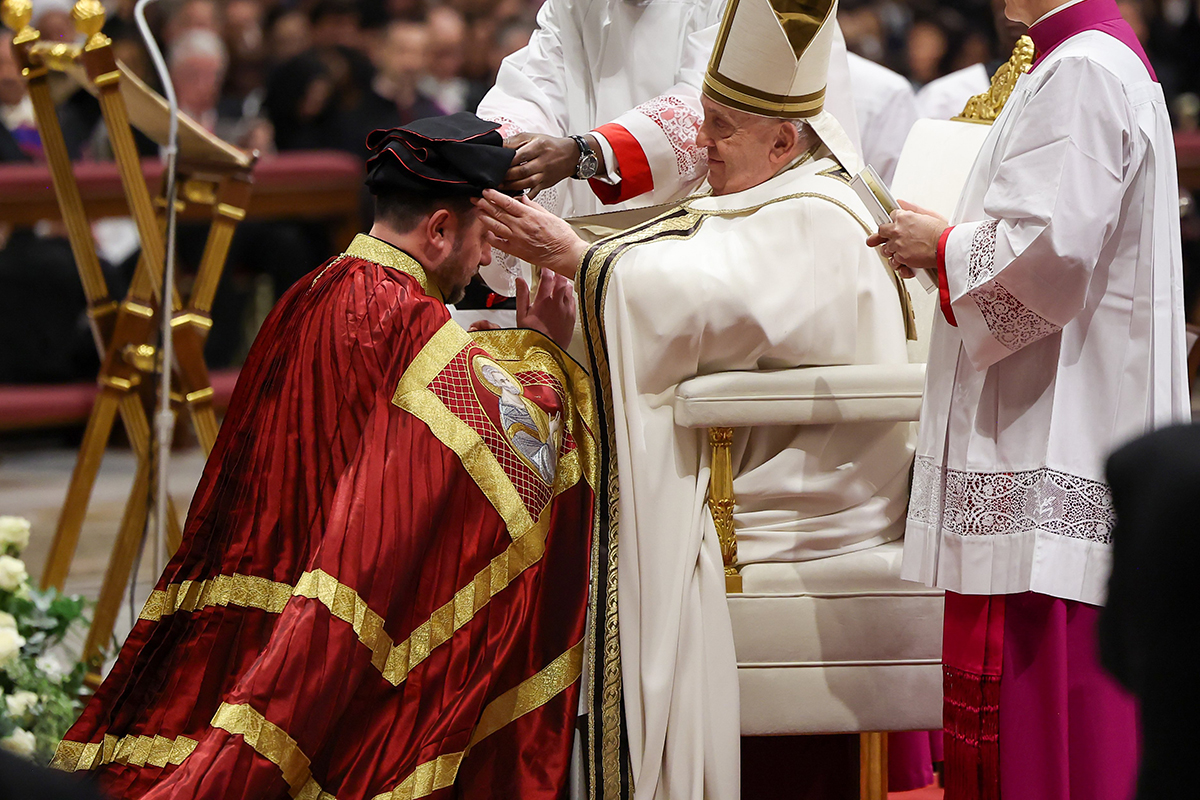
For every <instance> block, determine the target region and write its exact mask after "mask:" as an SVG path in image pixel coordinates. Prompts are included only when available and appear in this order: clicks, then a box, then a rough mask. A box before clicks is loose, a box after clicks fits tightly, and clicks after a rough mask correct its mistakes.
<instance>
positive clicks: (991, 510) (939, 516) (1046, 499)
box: [908, 456, 1116, 545]
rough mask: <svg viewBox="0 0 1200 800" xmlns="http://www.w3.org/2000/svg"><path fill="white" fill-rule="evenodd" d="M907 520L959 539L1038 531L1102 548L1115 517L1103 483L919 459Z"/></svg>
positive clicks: (1062, 474) (1043, 471)
mask: <svg viewBox="0 0 1200 800" xmlns="http://www.w3.org/2000/svg"><path fill="white" fill-rule="evenodd" d="M908 519H909V520H910V521H913V522H920V523H924V524H925V525H927V526H929V527H930V528H931V529H934V530H940V531H941V532H945V533H953V534H956V535H958V536H1005V535H1012V534H1022V533H1030V532H1032V531H1043V532H1046V533H1052V534H1055V535H1057V536H1066V537H1068V538H1072V539H1082V540H1085V541H1089V542H1096V543H1099V544H1105V545H1107V544H1110V543H1111V540H1112V528H1113V523H1114V521H1115V519H1116V517H1115V516H1114V514H1113V508H1112V497H1111V496H1110V494H1109V491H1108V486H1107V485H1106V484H1105V483H1104V482H1102V481H1094V480H1089V479H1087V478H1081V477H1079V476H1078V475H1072V474H1071V473H1069V472H1062V471H1060V470H1054V469H1049V468H1048V467H1041V468H1039V469H1031V470H1023V471H1020V472H971V471H966V470H957V469H946V468H945V467H942V466H939V465H937V464H935V463H934V461H933V459H932V458H930V457H928V456H918V457H917V459H916V461H915V462H914V464H913V486H912V494H911V496H910V498H909V504H908Z"/></svg>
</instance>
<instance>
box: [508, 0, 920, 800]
mask: <svg viewBox="0 0 1200 800" xmlns="http://www.w3.org/2000/svg"><path fill="white" fill-rule="evenodd" d="M781 6H783V7H784V8H785V9H786V4H784V3H781ZM776 13H777V9H775V8H774V7H773V5H772V3H771V2H770V0H741V2H740V3H739V4H738V5H737V6H736V12H731V13H730V14H729V15H727V17H726V19H725V21H724V23H723V26H722V28H721V34H720V42H719V44H718V49H717V51H716V53H715V54H714V56H713V59H712V62H711V63H710V65H709V69H708V72H707V75H706V79H705V85H704V98H703V99H702V101H701V102H702V103H703V105H704V109H705V121H704V124H703V126H702V127H701V128H700V133H699V135H698V138H697V142H698V144H699V145H701V146H703V147H705V149H706V150H707V151H708V153H709V155H710V161H711V165H710V174H709V181H710V183H711V192H709V191H706V192H702V193H700V194H699V195H697V196H694V197H692V198H689V199H687V200H685V201H684V202H683V203H681V204H679V205H677V206H676V207H674V208H673V209H672V210H670V211H668V212H667V213H665V214H662V215H661V216H658V217H656V218H654V219H652V220H651V221H649V222H646V223H644V224H641V225H638V226H635V227H633V228H631V229H629V230H627V231H626V232H624V233H621V234H617V235H615V236H612V237H609V238H607V239H602V240H600V241H599V242H597V243H595V244H594V245H591V246H590V247H588V246H587V245H585V244H584V243H583V242H582V241H580V240H578V239H577V237H575V236H574V234H573V233H571V232H570V230H569V228H568V229H566V230H565V232H564V233H556V232H555V226H556V224H557V225H559V226H562V225H564V224H563V223H562V222H561V221H560V220H556V219H554V218H553V217H551V216H550V215H549V214H547V213H546V212H545V211H543V210H541V209H539V208H537V207H536V206H535V205H534V204H532V203H528V202H527V201H525V202H518V201H515V200H512V199H510V198H505V197H504V196H502V195H499V194H497V193H489V195H488V199H489V201H490V208H489V213H490V214H491V215H492V216H491V218H490V219H491V220H492V221H491V222H490V223H489V227H490V228H491V230H492V232H493V233H494V234H495V235H496V236H497V237H499V239H500V242H499V246H501V247H503V248H507V249H509V250H511V251H512V252H513V253H515V254H516V255H519V256H521V257H523V258H528V259H529V260H531V262H532V263H535V264H537V265H539V266H541V267H543V268H550V269H554V270H555V271H561V272H563V273H564V274H568V275H572V276H574V277H575V278H576V285H577V287H578V293H579V297H580V307H581V314H582V317H583V329H584V333H585V338H586V345H587V353H588V362H589V363H588V365H587V366H588V367H589V369H590V371H591V374H592V376H593V378H594V379H595V380H596V381H597V385H598V388H599V389H600V391H599V392H598V395H599V396H600V397H601V398H602V405H603V413H601V414H600V425H601V430H600V431H599V440H600V441H602V442H604V443H605V448H606V452H605V454H604V456H603V457H602V458H603V465H602V467H601V469H602V474H601V477H600V481H599V483H600V486H601V487H602V489H601V493H602V495H603V496H602V497H599V498H598V500H597V502H598V503H599V504H600V506H601V508H607V509H608V517H607V526H608V531H607V536H605V537H602V538H601V539H599V540H598V541H596V542H595V543H594V550H593V562H594V563H593V593H594V595H593V606H592V614H593V616H592V622H591V624H592V626H593V627H592V629H591V632H590V636H591V639H590V641H591V646H590V648H589V653H590V656H589V657H590V659H591V669H590V673H591V676H592V678H591V680H590V681H589V685H588V689H587V691H588V693H589V701H590V702H589V708H588V712H589V732H590V733H589V740H590V749H591V750H592V752H593V754H594V755H593V756H592V757H591V758H589V761H588V771H589V776H590V778H591V787H592V789H593V793H594V795H593V796H595V797H605V798H608V797H621V796H624V790H625V789H627V788H628V787H629V786H630V785H631V786H632V796H634V797H636V798H639V799H641V800H651V799H657V800H703V799H704V798H720V799H721V800H736V798H737V797H738V796H739V793H740V721H739V704H738V679H737V664H736V658H735V654H734V649H733V636H732V630H731V626H730V619H729V612H728V605H727V602H726V599H725V575H724V565H723V563H722V557H721V551H720V545H719V541H718V537H717V534H716V531H715V529H714V526H713V522H712V518H711V515H710V512H709V510H708V507H707V504H706V494H707V487H708V474H709V466H708V461H707V450H708V448H707V447H706V446H705V441H706V437H705V433H704V432H703V431H699V430H694V429H689V428H684V427H682V426H679V425H677V424H676V423H675V416H674V408H673V399H674V395H675V387H676V386H677V385H678V384H679V383H680V382H681V381H683V380H686V379H688V378H691V377H693V376H695V375H700V374H706V373H713V372H721V371H728V370H753V369H771V368H782V367H795V366H803V365H835V364H887V363H892V364H901V363H905V362H906V361H907V352H906V347H905V326H904V321H903V317H902V311H901V302H900V299H899V294H898V287H897V282H896V279H895V278H894V276H893V275H892V274H891V272H890V271H889V269H888V268H887V266H886V265H885V264H884V263H883V262H882V260H881V258H880V257H879V255H878V254H877V253H875V252H873V251H871V250H870V249H868V248H867V247H866V246H865V245H864V243H863V238H864V237H863V234H864V232H866V231H867V230H869V227H870V223H869V221H868V220H869V217H868V216H867V214H868V212H867V210H866V209H865V208H864V207H863V206H862V204H861V202H860V201H859V199H858V198H857V196H856V195H855V193H854V192H853V190H852V189H851V188H850V186H849V184H848V178H849V173H848V171H847V170H856V169H858V167H859V163H858V157H857V155H856V153H855V150H854V148H853V146H852V145H851V143H850V142H849V139H848V137H847V136H846V135H845V133H844V132H843V131H842V129H841V127H840V126H839V125H838V123H837V122H836V121H835V120H834V119H833V118H832V117H831V116H830V115H829V114H828V112H825V111H823V109H822V97H821V95H822V93H823V90H824V87H825V78H826V69H827V64H828V54H829V50H830V47H831V44H832V39H833V36H834V30H835V28H836V25H835V22H834V20H835V15H834V14H835V4H834V2H832V0H829V1H828V2H826V3H824V4H821V6H820V7H819V8H817V9H816V12H814V13H816V14H817V17H816V21H817V24H816V25H814V27H813V28H812V29H809V30H806V31H803V32H801V33H797V32H795V31H793V32H792V33H793V34H795V35H794V38H791V39H789V36H788V33H787V32H786V29H785V28H784V26H782V25H781V24H780V18H779V17H778V16H776ZM733 85H738V86H740V87H741V88H740V89H738V90H737V91H736V92H733V93H732V94H734V95H735V96H730V94H731V93H729V89H730V87H731V86H733ZM770 98H774V99H773V100H772V99H770ZM780 117H787V118H785V119H780ZM797 119H803V120H804V122H803V123H802V124H801V125H799V126H796V125H793V121H794V120H797ZM747 131H749V133H747ZM763 131H766V133H767V139H766V141H768V145H766V146H761V147H760V149H758V150H755V149H754V146H750V145H746V144H744V143H745V142H747V141H750V140H751V139H753V137H754V136H759V137H761V136H763V133H762V132H763ZM772 131H774V132H776V133H774V134H772ZM756 132H757V133H756ZM771 135H778V136H780V137H785V138H787V140H788V141H790V142H791V143H790V144H789V145H788V146H787V148H786V149H783V150H779V149H773V148H775V147H776V146H775V145H770V144H769V141H770V136H771ZM789 137H790V138H789ZM755 141H757V142H758V143H759V145H761V143H762V141H764V140H762V139H761V138H760V139H758V140H755ZM731 142H733V143H737V142H740V143H742V144H730V143H731ZM771 159H778V162H776V161H775V160H771ZM770 165H774V166H770ZM768 167H769V168H768ZM751 175H754V176H759V177H753V178H751V177H748V176H751ZM486 219H489V218H487V217H485V220H486ZM547 231H549V233H547ZM527 240H538V241H541V242H543V244H541V245H538V246H532V247H530V246H526V241H527ZM539 248H540V249H539ZM577 267H578V272H577V273H576V268H577ZM734 463H735V472H737V473H738V475H737V478H736V479H735V482H734V491H735V494H736V495H737V498H738V501H737V502H738V508H737V509H736V511H735V525H736V526H737V527H738V534H739V551H738V552H739V561H740V562H752V561H796V560H804V559H812V558H819V557H822V556H832V555H836V554H839V553H845V552H850V551H853V550H859V549H863V548H868V547H871V546H874V545H877V544H882V543H884V542H887V541H890V540H893V539H895V538H897V537H899V536H900V534H901V529H902V527H903V516H904V508H905V500H906V484H907V481H908V469H909V465H910V463H911V453H910V449H909V430H908V426H906V425H903V424H893V423H884V424H880V425H878V426H872V427H871V428H870V429H869V430H867V429H864V428H863V426H856V427H855V428H854V430H853V431H852V430H850V429H848V428H845V427H841V426H837V425H830V426H812V427H805V428H803V429H800V428H797V429H791V430H771V431H755V432H754V433H753V434H751V435H749V436H744V437H741V438H738V439H736V440H735V448H734Z"/></svg>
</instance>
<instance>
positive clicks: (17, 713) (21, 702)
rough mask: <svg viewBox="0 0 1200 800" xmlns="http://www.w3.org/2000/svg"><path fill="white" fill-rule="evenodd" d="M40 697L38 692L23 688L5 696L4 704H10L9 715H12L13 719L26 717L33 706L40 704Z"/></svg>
mask: <svg viewBox="0 0 1200 800" xmlns="http://www.w3.org/2000/svg"><path fill="white" fill-rule="evenodd" d="M39 699H40V698H39V697H38V696H37V692H28V691H25V690H24V689H22V690H20V691H16V692H13V693H12V694H10V695H9V696H8V697H6V698H4V704H5V705H6V706H8V715H9V716H10V717H12V718H13V719H24V718H25V716H26V715H27V714H28V713H29V712H30V711H32V710H33V707H34V706H36V705H37V704H38V700H39Z"/></svg>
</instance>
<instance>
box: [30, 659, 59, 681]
mask: <svg viewBox="0 0 1200 800" xmlns="http://www.w3.org/2000/svg"><path fill="white" fill-rule="evenodd" d="M33 663H34V666H36V667H37V668H38V671H39V672H41V673H42V674H43V675H45V676H46V678H47V679H49V680H50V681H52V682H54V683H58V682H59V681H61V680H62V679H63V676H64V675H66V674H67V670H66V668H65V667H64V666H63V665H62V662H61V661H59V660H58V659H57V658H55V657H54V656H52V655H50V654H49V653H46V654H45V655H41V656H38V657H37V661H34V662H33Z"/></svg>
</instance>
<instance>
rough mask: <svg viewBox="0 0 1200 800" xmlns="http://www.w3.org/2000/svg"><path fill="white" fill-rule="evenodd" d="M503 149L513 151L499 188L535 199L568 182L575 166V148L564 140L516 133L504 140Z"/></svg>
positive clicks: (573, 143)
mask: <svg viewBox="0 0 1200 800" xmlns="http://www.w3.org/2000/svg"><path fill="white" fill-rule="evenodd" d="M504 146H505V147H511V148H514V149H516V151H517V154H516V155H515V156H513V162H512V166H511V167H509V168H508V172H507V173H505V175H504V183H503V184H502V185H501V187H500V188H502V189H504V190H505V191H510V192H520V191H524V190H525V189H528V190H529V193H530V194H532V195H536V194H537V193H538V192H540V191H542V190H543V189H549V188H550V187H551V186H554V185H555V184H557V183H559V182H561V181H565V180H566V179H567V178H570V177H571V176H572V175H574V174H575V168H576V167H577V166H578V165H579V145H578V144H576V143H575V140H574V139H571V138H570V137H567V136H547V135H546V134H544V133H518V134H517V135H515V136H512V137H510V138H508V139H505V140H504Z"/></svg>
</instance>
